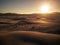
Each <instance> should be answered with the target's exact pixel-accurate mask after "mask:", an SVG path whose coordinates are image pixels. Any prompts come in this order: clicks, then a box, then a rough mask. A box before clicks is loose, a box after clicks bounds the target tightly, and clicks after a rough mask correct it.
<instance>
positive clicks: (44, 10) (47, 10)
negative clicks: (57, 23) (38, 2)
mask: <svg viewBox="0 0 60 45" xmlns="http://www.w3.org/2000/svg"><path fill="white" fill-rule="evenodd" d="M40 10H41V13H48V12H49V5H47V4H45V5H42V6H41V7H40Z"/></svg>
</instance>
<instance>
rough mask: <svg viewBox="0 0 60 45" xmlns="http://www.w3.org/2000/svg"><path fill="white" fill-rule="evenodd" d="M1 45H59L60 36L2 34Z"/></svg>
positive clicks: (34, 33) (16, 32)
mask: <svg viewBox="0 0 60 45" xmlns="http://www.w3.org/2000/svg"><path fill="white" fill-rule="evenodd" d="M0 42H1V43H0V45H59V43H60V35H57V34H48V33H41V32H33V31H12V32H6V31H5V32H0Z"/></svg>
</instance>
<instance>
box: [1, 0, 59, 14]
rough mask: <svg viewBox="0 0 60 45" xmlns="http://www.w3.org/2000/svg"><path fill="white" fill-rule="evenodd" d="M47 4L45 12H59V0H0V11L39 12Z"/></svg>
mask: <svg viewBox="0 0 60 45" xmlns="http://www.w3.org/2000/svg"><path fill="white" fill-rule="evenodd" d="M44 4H46V5H48V6H49V10H48V11H47V13H51V12H60V0H0V6H1V7H0V13H18V14H32V13H41V12H42V11H41V7H42V6H43V5H44Z"/></svg>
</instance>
